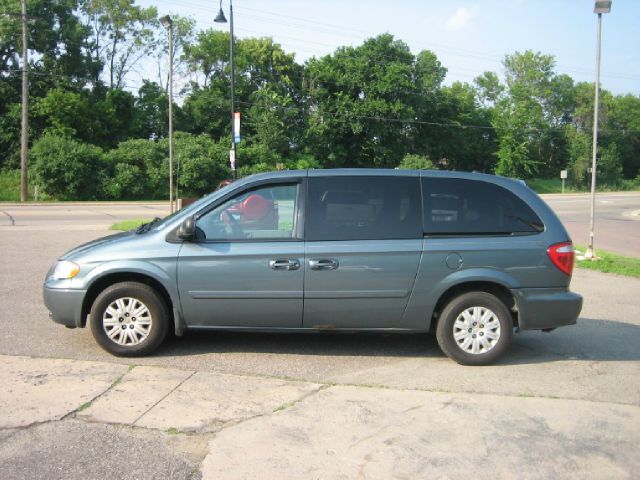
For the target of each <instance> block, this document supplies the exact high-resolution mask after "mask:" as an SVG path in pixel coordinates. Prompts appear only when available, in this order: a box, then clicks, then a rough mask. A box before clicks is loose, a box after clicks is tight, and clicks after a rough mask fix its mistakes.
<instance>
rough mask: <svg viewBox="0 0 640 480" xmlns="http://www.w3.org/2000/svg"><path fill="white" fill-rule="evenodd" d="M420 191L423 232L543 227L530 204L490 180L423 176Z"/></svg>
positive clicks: (530, 230)
mask: <svg viewBox="0 0 640 480" xmlns="http://www.w3.org/2000/svg"><path fill="white" fill-rule="evenodd" d="M422 194H423V199H424V227H425V233H426V234H433V235H511V234H514V233H516V234H523V233H524V234H526V233H538V232H541V231H543V230H544V225H543V224H542V221H541V220H540V218H539V217H538V215H536V213H535V212H534V211H533V210H532V209H531V207H529V206H528V205H527V204H526V203H525V202H524V201H523V200H521V199H520V198H519V197H517V196H516V195H514V194H513V193H511V192H510V191H508V190H507V189H505V188H503V187H500V186H498V185H494V184H492V183H487V182H482V181H478V180H466V179H459V178H422Z"/></svg>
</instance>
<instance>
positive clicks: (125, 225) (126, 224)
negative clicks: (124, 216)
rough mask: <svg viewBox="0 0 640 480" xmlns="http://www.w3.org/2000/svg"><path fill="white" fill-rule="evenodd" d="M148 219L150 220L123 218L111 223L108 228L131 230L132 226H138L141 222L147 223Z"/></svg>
mask: <svg viewBox="0 0 640 480" xmlns="http://www.w3.org/2000/svg"><path fill="white" fill-rule="evenodd" d="M150 221H151V219H150V218H147V219H144V218H133V219H131V220H123V221H121V222H117V223H114V224H113V225H111V226H110V227H109V230H122V231H127V230H133V229H134V228H138V227H139V226H140V225H142V224H143V223H147V222H150Z"/></svg>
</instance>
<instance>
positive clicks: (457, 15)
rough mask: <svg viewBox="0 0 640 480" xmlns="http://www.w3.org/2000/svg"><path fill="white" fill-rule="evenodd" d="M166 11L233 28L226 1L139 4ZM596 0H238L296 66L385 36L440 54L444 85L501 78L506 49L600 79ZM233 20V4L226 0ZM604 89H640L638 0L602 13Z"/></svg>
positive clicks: (245, 29)
mask: <svg viewBox="0 0 640 480" xmlns="http://www.w3.org/2000/svg"><path fill="white" fill-rule="evenodd" d="M137 4H139V5H142V6H149V5H154V6H156V7H157V8H158V14H159V15H165V14H167V13H168V14H179V15H182V16H190V17H192V18H194V19H195V20H196V24H197V28H198V29H206V28H214V29H217V30H227V29H228V28H229V24H228V23H227V24H216V23H214V22H213V18H214V17H215V16H216V14H217V12H218V9H219V7H220V2H219V0H138V1H137ZM593 5H594V2H593V0H470V1H462V0H438V1H436V0H396V1H395V2H394V1H379V0H369V1H365V0H233V11H234V33H235V35H236V36H237V37H240V38H243V37H260V36H269V37H272V38H273V39H274V41H275V42H277V43H279V44H280V45H282V47H283V48H284V50H285V51H287V52H293V53H295V54H296V60H297V61H298V62H301V63H302V62H304V61H305V60H307V59H308V58H311V57H314V56H316V57H320V56H323V55H327V54H330V53H332V52H333V51H335V49H336V48H337V47H339V46H344V45H351V46H357V45H360V44H362V42H363V41H364V40H366V39H367V38H370V37H372V36H376V35H378V34H381V33H391V34H393V35H394V36H395V37H396V38H398V39H400V40H403V41H404V42H406V43H407V44H408V45H409V47H410V48H411V51H412V52H413V53H414V54H417V53H418V52H420V51H421V50H425V49H427V50H431V51H433V52H434V53H435V54H436V55H437V56H438V58H439V60H440V61H441V63H442V64H443V66H445V67H446V68H447V69H448V73H447V77H446V79H445V83H446V84H451V83H452V82H454V81H462V82H471V81H473V79H474V78H475V77H476V76H478V75H480V74H481V73H482V72H484V71H487V70H489V71H494V72H496V73H498V74H499V75H501V74H502V64H501V61H502V59H503V57H504V55H505V54H510V53H514V52H516V51H524V50H534V51H539V52H542V53H545V54H552V55H554V56H555V58H556V62H557V64H556V71H557V72H558V73H566V74H569V75H571V77H573V78H574V80H576V81H589V82H593V81H594V79H595V58H596V33H597V15H596V14H594V13H593ZM222 8H223V10H224V11H225V15H226V16H227V19H228V18H229V0H222ZM601 55H602V60H601V84H602V88H605V89H607V90H610V91H612V92H613V93H614V94H625V93H633V94H635V95H640V0H613V5H612V9H611V13H609V14H605V15H603V19H602V53H601Z"/></svg>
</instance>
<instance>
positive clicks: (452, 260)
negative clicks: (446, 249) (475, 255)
mask: <svg viewBox="0 0 640 480" xmlns="http://www.w3.org/2000/svg"><path fill="white" fill-rule="evenodd" d="M445 263H446V264H447V267H449V268H450V269H451V270H458V269H459V268H462V257H461V256H460V254H459V253H457V252H454V253H450V254H449V255H447V258H446V259H445Z"/></svg>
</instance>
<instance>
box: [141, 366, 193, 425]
mask: <svg viewBox="0 0 640 480" xmlns="http://www.w3.org/2000/svg"><path fill="white" fill-rule="evenodd" d="M196 373H198V370H194V371H193V372H191V374H190V375H188V376H187V377H186V378H185V379H184V380H182V381H181V382H180V383H178V384H177V385H176V386H175V387H173V388H172V389H171V390H170V391H169V392H168V393H167V394H166V395H164V396H163V397H162V398H161V399H160V400H158V401H157V402H156V403H154V404H153V405H151V406H150V407H149V408H147V409H146V410H145V411H144V412H142V414H140V415H139V416H138V418H136V419H135V420H134V421H133V422H131V425H135V424H136V423H138V422H139V421H140V419H141V418H142V417H144V416H145V415H146V414H147V413H149V412H150V411H151V410H153V409H154V408H155V407H156V406H158V405H159V404H160V402H162V401H163V400H164V399H165V398H167V397H168V396H169V395H171V394H172V393H173V392H175V391H176V390H177V389H178V388H180V387H181V386H182V385H183V384H184V383H185V382H186V381H187V380H189V379H190V378H191V377H193V376H194V375H195V374H196Z"/></svg>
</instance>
